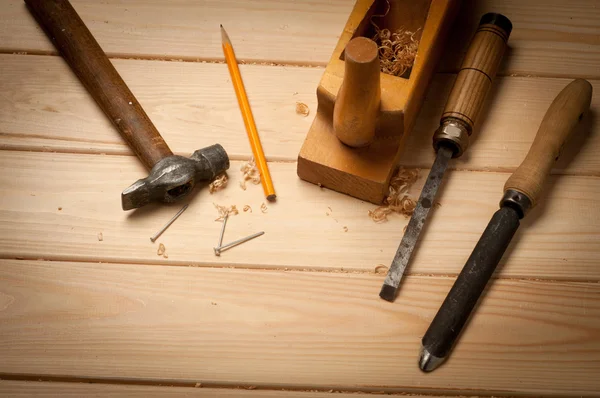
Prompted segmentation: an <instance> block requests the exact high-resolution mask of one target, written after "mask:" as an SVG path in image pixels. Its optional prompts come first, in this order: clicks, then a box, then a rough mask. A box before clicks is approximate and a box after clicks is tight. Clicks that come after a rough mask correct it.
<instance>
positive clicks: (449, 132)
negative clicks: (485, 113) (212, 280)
mask: <svg viewBox="0 0 600 398" xmlns="http://www.w3.org/2000/svg"><path fill="white" fill-rule="evenodd" d="M440 145H444V146H448V147H450V148H452V149H453V154H452V157H453V158H458V157H460V156H461V155H462V154H463V153H464V152H465V150H466V149H467V147H468V146H469V129H468V127H467V126H466V125H465V124H464V123H461V122H460V121H458V120H456V119H452V118H449V119H446V120H444V121H443V122H442V124H440V127H438V129H437V130H436V131H435V134H434V135H433V147H434V148H435V150H436V151H437V150H438V149H439V147H440Z"/></svg>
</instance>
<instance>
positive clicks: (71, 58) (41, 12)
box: [25, 0, 173, 168]
mask: <svg viewBox="0 0 600 398" xmlns="http://www.w3.org/2000/svg"><path fill="white" fill-rule="evenodd" d="M25 3H26V4H27V6H28V7H29V10H30V11H31V13H32V14H33V15H34V17H35V18H36V19H37V21H38V23H39V24H40V25H41V26H42V27H43V28H44V30H45V32H46V34H47V35H48V36H49V37H50V39H52V42H53V43H54V45H55V46H56V48H57V49H58V50H59V51H60V53H61V55H62V56H63V57H64V59H65V60H66V61H67V63H68V64H69V66H70V67H71V69H73V71H74V72H75V74H76V75H77V77H79V79H80V80H81V82H82V83H83V85H84V86H85V87H86V88H87V90H88V91H89V92H90V94H91V95H92V97H93V98H94V100H95V101H96V102H97V103H98V105H100V108H102V110H103V111H104V113H105V114H106V115H107V116H108V117H109V119H110V120H111V122H112V123H113V124H114V125H115V126H116V127H117V129H118V130H119V133H120V134H121V136H122V137H123V138H124V139H125V141H127V143H128V144H129V146H130V147H131V148H132V149H133V150H134V152H135V153H136V155H137V156H138V157H139V158H140V160H141V161H142V162H143V163H144V165H145V166H146V167H148V168H152V166H154V165H155V164H156V163H157V162H158V161H159V160H161V159H163V158H165V157H167V156H171V155H173V153H172V152H171V150H170V149H169V147H168V145H167V144H166V142H165V141H164V139H163V138H162V137H161V135H160V133H159V132H158V130H156V127H154V125H153V124H152V122H151V121H150V118H149V117H148V115H146V112H144V110H143V108H142V106H141V105H140V103H139V102H138V101H137V100H136V98H135V97H134V95H133V94H132V93H131V91H130V90H129V88H128V87H127V85H126V84H125V82H124V81H123V79H122V78H121V76H120V75H119V73H118V72H117V70H116V69H115V68H114V66H113V65H112V63H111V62H110V60H109V59H108V57H107V56H106V54H105V53H104V51H103V50H102V48H100V45H99V44H98V42H97V41H96V40H95V39H94V37H93V36H92V34H91V32H90V31H89V30H88V28H87V27H86V26H85V24H84V23H83V21H82V20H81V18H80V17H79V15H78V14H77V12H76V11H75V9H74V8H73V7H72V6H71V4H70V3H69V2H68V0H25Z"/></svg>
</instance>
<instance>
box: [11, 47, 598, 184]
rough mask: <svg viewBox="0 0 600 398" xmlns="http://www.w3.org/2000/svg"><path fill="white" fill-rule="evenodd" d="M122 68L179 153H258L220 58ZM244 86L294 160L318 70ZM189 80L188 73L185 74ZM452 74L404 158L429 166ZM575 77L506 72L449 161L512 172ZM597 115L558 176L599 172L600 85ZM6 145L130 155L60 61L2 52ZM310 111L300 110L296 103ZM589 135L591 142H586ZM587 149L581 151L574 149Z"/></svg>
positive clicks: (270, 154) (253, 77)
mask: <svg viewBox="0 0 600 398" xmlns="http://www.w3.org/2000/svg"><path fill="white" fill-rule="evenodd" d="M114 63H115V65H116V67H117V69H118V70H119V72H120V73H121V74H122V75H123V77H124V79H125V80H126V81H127V83H128V84H129V85H130V87H131V89H132V91H133V92H134V93H135V95H136V96H137V98H138V100H139V101H140V102H141V104H142V105H143V106H144V108H145V110H146V112H147V113H148V114H149V115H150V118H151V119H152V121H153V122H154V123H155V125H156V126H157V128H158V129H159V131H160V132H161V133H162V135H163V136H164V137H165V139H166V140H167V142H168V143H169V145H170V146H171V147H172V149H173V150H174V151H175V152H177V153H180V154H184V155H189V153H191V152H192V150H194V149H197V148H201V147H204V146H207V145H211V144H213V143H215V142H219V143H221V144H222V145H223V146H224V147H225V148H226V150H227V151H228V153H229V154H230V156H231V157H232V158H234V159H242V158H244V159H247V158H248V157H249V156H251V151H250V147H249V145H248V139H247V136H246V132H245V130H244V126H243V122H242V118H241V116H240V112H239V110H238V107H237V102H236V99H235V94H234V92H233V88H232V87H231V84H230V82H229V80H228V79H229V75H228V72H227V67H226V66H225V65H222V64H197V63H180V62H152V61H134V60H115V61H114ZM242 73H243V74H244V83H245V85H246V87H247V91H248V94H249V97H250V101H251V103H252V107H253V108H252V109H253V112H254V116H255V119H256V123H257V126H258V129H259V131H260V135H261V140H262V142H263V146H264V148H265V153H266V154H267V158H268V159H269V160H296V158H297V156H298V153H299V151H300V148H301V146H302V142H303V141H304V139H305V137H306V134H307V132H308V129H309V127H310V124H311V122H312V119H313V116H314V114H316V96H315V92H314V90H315V88H316V86H317V84H318V81H319V79H320V77H321V74H322V73H323V69H320V68H295V67H265V66H257V65H242ZM182 76H185V78H184V79H182ZM453 79H454V76H453V75H444V74H440V75H437V76H436V78H435V79H434V80H433V83H432V85H431V87H430V90H429V93H428V95H427V99H426V101H425V104H424V106H423V109H422V112H421V114H420V116H419V118H418V120H417V123H416V126H415V128H414V130H413V132H412V133H411V136H410V137H409V139H408V142H407V148H406V150H405V153H404V155H403V156H402V164H404V165H407V166H411V167H424V168H428V167H430V166H431V164H432V163H433V155H434V153H433V150H432V148H431V137H432V136H433V132H434V131H435V129H436V128H437V125H438V124H439V118H440V116H441V113H442V109H443V107H444V104H445V101H446V98H447V96H448V93H449V91H450V88H451V86H452V83H453ZM568 82H570V79H545V78H503V79H502V78H500V79H498V80H497V84H496V85H495V87H494V91H493V92H492V93H491V94H490V97H489V100H488V103H487V110H486V111H484V115H485V116H484V117H483V118H482V121H481V123H480V125H479V126H478V127H477V128H476V133H475V134H474V136H473V137H472V139H471V141H472V145H471V148H469V150H468V151H467V152H466V154H465V155H464V156H463V157H462V158H460V159H458V160H457V161H455V162H453V163H452V165H451V167H454V168H460V169H470V170H492V171H512V170H514V169H515V168H516V167H517V166H518V165H519V163H520V162H521V161H522V160H523V159H524V157H525V154H526V153H527V151H528V150H529V147H530V145H531V142H532V141H533V138H534V136H535V134H536V132H537V129H538V126H539V123H540V122H541V120H542V118H543V116H544V113H545V112H546V110H547V108H548V106H549V105H550V103H551V102H552V100H553V99H554V97H555V96H556V95H557V94H558V93H559V92H560V90H562V88H563V87H564V86H565V85H566V84H568ZM592 84H593V85H594V86H595V88H596V91H595V93H594V98H593V99H592V112H591V114H590V116H589V117H588V118H587V119H586V121H585V123H584V124H583V125H582V131H583V130H584V129H588V130H591V134H589V136H588V137H587V138H586V140H575V142H573V143H570V144H569V145H567V147H566V148H565V153H564V154H563V158H562V159H561V160H560V161H559V162H558V164H557V165H556V167H555V168H554V172H555V173H566V174H582V175H600V158H599V157H598V156H597V155H596V152H597V148H598V147H600V123H597V120H596V119H597V115H598V114H600V81H598V80H595V81H592ZM0 86H1V87H3V90H4V91H3V93H2V94H3V95H2V96H0V148H4V149H24V150H35V151H40V150H41V151H61V152H79V153H109V154H131V151H130V150H129V148H128V147H127V146H126V145H125V143H124V141H123V140H122V139H121V137H120V136H119V135H118V133H117V132H116V130H115V129H114V128H113V127H112V125H111V124H110V123H109V121H108V120H107V118H106V117H105V116H104V114H103V113H102V112H101V111H100V110H99V108H98V107H97V106H96V104H95V103H94V102H93V100H92V99H91V97H90V96H89V95H88V94H87V92H86V91H85V90H84V89H83V87H82V86H81V85H80V83H79V82H78V81H77V79H76V78H75V77H74V76H73V74H72V73H71V71H70V70H69V68H68V67H67V65H66V64H65V63H64V62H62V61H61V60H59V59H57V58H55V57H39V56H35V57H33V56H15V55H0ZM297 101H300V102H304V103H306V104H307V105H308V107H309V109H310V111H311V114H310V116H309V117H302V116H301V115H298V114H296V111H295V107H296V102H297ZM582 141H584V143H585V145H583V143H582ZM578 150H580V153H579V154H578V155H577V156H575V153H576V152H577V151H578Z"/></svg>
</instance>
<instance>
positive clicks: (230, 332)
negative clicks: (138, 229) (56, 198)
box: [0, 260, 600, 396]
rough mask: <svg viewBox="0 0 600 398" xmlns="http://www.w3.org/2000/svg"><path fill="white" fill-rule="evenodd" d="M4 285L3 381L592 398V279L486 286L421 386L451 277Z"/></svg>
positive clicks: (67, 273)
mask: <svg viewBox="0 0 600 398" xmlns="http://www.w3.org/2000/svg"><path fill="white" fill-rule="evenodd" d="M0 277H1V278H2V281H3V284H2V288H1V290H0V294H1V295H0V300H1V301H0V303H1V307H0V308H2V311H1V312H0V319H1V322H0V335H1V336H2V339H0V354H1V356H2V358H3V360H2V363H0V373H7V372H11V373H17V374H40V375H48V376H51V375H72V376H82V375H84V376H87V377H93V378H115V376H117V375H118V377H119V378H121V379H126V380H136V379H141V380H146V379H152V380H156V381H159V382H160V381H161V380H162V381H163V382H164V383H167V382H168V381H169V380H176V381H182V382H190V383H191V382H200V383H205V384H206V386H207V387H209V386H210V385H211V384H213V383H214V384H217V383H227V384H232V383H239V384H244V385H256V386H269V387H285V386H310V385H312V386H318V387H320V388H325V389H335V390H337V389H344V387H346V388H350V389H360V388H367V389H371V390H384V391H385V390H389V391H408V392H424V393H428V392H435V391H438V392H439V391H452V392H453V393H455V394H456V393H458V394H460V393H462V392H465V391H468V392H469V393H470V394H472V395H478V394H480V393H482V392H483V391H487V392H488V393H490V394H494V393H501V394H507V395H512V394H514V393H521V394H538V395H543V396H552V395H561V394H563V395H564V394H577V395H579V396H593V395H594V394H595V393H597V391H598V389H599V388H600V380H599V379H598V378H596V377H592V376H591V375H594V374H597V373H598V371H600V365H599V364H600V362H599V361H598V360H597V358H598V356H599V355H600V340H599V336H600V324H599V323H598V317H599V316H600V285H599V284H598V283H596V282H594V283H574V282H543V281H509V280H498V281H496V283H494V284H493V285H492V286H491V287H490V289H489V290H488V292H487V295H486V297H485V300H484V302H483V303H482V305H481V306H480V308H479V311H478V312H477V313H476V314H475V316H474V317H473V318H472V320H471V322H470V325H469V327H468V328H467V329H466V330H465V333H464V334H463V336H462V339H461V340H460V341H459V342H458V344H457V346H456V348H455V355H453V356H452V357H451V358H450V359H449V360H448V362H447V364H446V365H447V366H445V367H443V368H440V369H439V370H438V371H437V372H436V374H435V377H430V375H428V374H424V373H422V372H421V371H420V370H419V369H418V367H417V366H416V364H415V362H416V360H417V355H418V348H419V344H420V338H421V336H422V334H423V333H424V331H425V329H426V327H427V325H428V323H429V322H430V321H431V319H432V317H433V316H434V315H435V311H436V310H437V308H438V305H439V303H440V302H441V300H442V299H443V297H444V295H445V294H446V292H447V291H448V289H449V288H450V285H451V283H452V282H453V278H448V277H408V278H407V279H406V282H405V283H404V285H403V288H402V290H401V292H400V296H399V298H398V300H397V302H396V303H394V304H390V303H388V302H385V301H383V300H381V299H379V297H378V296H377V294H376V293H377V292H378V291H379V287H380V284H381V280H382V277H381V276H379V275H368V274H337V273H325V272H320V273H312V272H289V271H288V272H285V271H257V270H236V269H215V268H192V267H159V266H158V267H152V266H142V265H134V264H99V263H85V264H81V263H76V262H70V263H62V262H48V261H18V260H4V261H2V264H1V266H0ZM334 287H335V288H334ZM258 292H260V293H259V294H258ZM375 325H376V327H375ZM490 356H491V358H493V360H490V359H491V358H490ZM473 369H477V377H476V378H474V377H473Z"/></svg>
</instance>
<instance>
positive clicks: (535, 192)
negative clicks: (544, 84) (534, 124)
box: [504, 79, 592, 207]
mask: <svg viewBox="0 0 600 398" xmlns="http://www.w3.org/2000/svg"><path fill="white" fill-rule="evenodd" d="M591 101H592V85H591V84H590V83H589V82H588V81H587V80H583V79H576V80H574V81H572V82H571V83H569V84H568V85H567V86H566V87H565V88H564V89H563V90H562V91H561V92H560V93H559V94H558V96H557V97H556V98H555V99H554V101H552V104H551V105H550V107H549V108H548V110H547V111H546V115H545V116H544V119H543V120H542V123H541V124H540V127H539V129H538V132H537V134H536V136H535V139H534V140H533V144H531V148H530V149H529V152H528V153H527V156H526V157H525V160H524V161H523V163H521V165H520V166H519V168H517V170H516V171H515V172H514V173H513V175H512V176H510V178H509V179H508V180H507V181H506V184H505V185H504V191H505V192H506V191H509V190H512V191H517V192H520V193H522V194H524V195H525V196H527V198H528V199H529V201H530V202H531V207H533V206H535V204H536V203H537V201H538V199H539V196H540V193H541V191H542V186H543V184H544V181H545V180H546V177H547V176H548V175H549V174H550V170H551V168H552V166H553V165H554V163H555V162H556V161H557V160H558V158H559V156H560V153H561V151H562V148H563V145H564V144H565V142H566V141H567V140H568V139H569V137H570V135H571V133H572V132H573V130H574V128H575V125H576V124H577V122H578V121H579V120H581V118H582V117H583V115H584V114H585V113H586V112H587V111H588V109H589V107H590V103H591Z"/></svg>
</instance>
